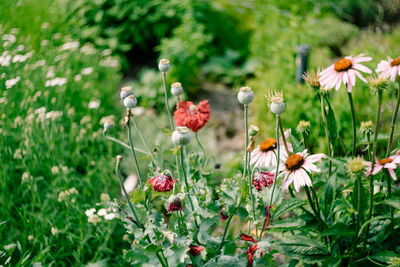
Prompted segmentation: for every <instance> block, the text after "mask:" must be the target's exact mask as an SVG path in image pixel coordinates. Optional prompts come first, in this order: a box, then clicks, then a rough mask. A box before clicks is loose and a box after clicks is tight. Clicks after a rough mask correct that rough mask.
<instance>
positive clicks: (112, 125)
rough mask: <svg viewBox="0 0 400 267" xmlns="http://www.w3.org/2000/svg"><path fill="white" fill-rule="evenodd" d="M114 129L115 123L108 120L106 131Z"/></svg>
mask: <svg viewBox="0 0 400 267" xmlns="http://www.w3.org/2000/svg"><path fill="white" fill-rule="evenodd" d="M113 127H114V121H112V120H106V122H104V131H107V130H110V129H112V128H113Z"/></svg>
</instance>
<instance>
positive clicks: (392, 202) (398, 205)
mask: <svg viewBox="0 0 400 267" xmlns="http://www.w3.org/2000/svg"><path fill="white" fill-rule="evenodd" d="M378 204H385V205H389V206H392V207H393V208H395V209H400V198H399V197H397V198H391V199H386V200H384V201H382V202H379V203H378Z"/></svg>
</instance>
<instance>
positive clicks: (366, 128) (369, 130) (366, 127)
mask: <svg viewBox="0 0 400 267" xmlns="http://www.w3.org/2000/svg"><path fill="white" fill-rule="evenodd" d="M360 132H361V133H362V134H363V135H364V136H368V135H369V136H371V135H372V134H373V133H374V124H373V123H372V121H362V122H361V127H360Z"/></svg>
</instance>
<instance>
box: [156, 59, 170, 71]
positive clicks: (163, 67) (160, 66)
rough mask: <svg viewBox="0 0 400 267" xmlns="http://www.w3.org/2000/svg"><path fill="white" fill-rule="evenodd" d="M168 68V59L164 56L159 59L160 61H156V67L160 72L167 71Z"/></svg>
mask: <svg viewBox="0 0 400 267" xmlns="http://www.w3.org/2000/svg"><path fill="white" fill-rule="evenodd" d="M169 68H170V65H169V60H168V59H165V58H163V59H161V60H160V62H159V63H158V69H159V70H160V71H161V72H164V73H165V72H167V71H168V70H169Z"/></svg>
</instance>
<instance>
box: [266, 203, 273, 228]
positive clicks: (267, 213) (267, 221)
mask: <svg viewBox="0 0 400 267" xmlns="http://www.w3.org/2000/svg"><path fill="white" fill-rule="evenodd" d="M271 208H272V206H265V218H266V220H265V225H264V230H267V229H268V226H269V220H270V219H271Z"/></svg>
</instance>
